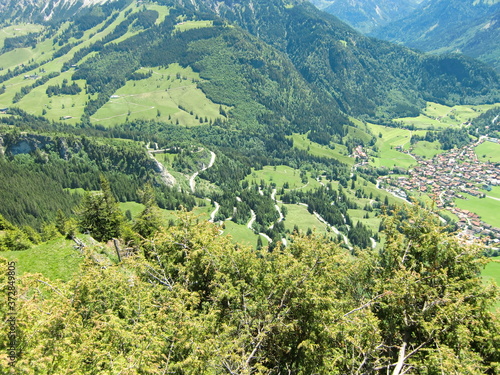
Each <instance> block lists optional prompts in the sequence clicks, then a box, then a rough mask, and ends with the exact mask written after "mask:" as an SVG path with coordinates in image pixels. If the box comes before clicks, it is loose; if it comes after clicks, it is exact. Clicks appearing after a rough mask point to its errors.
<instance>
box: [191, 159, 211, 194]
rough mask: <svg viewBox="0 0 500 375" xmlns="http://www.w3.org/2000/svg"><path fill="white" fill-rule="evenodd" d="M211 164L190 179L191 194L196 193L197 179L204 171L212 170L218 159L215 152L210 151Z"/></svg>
mask: <svg viewBox="0 0 500 375" xmlns="http://www.w3.org/2000/svg"><path fill="white" fill-rule="evenodd" d="M210 155H211V157H210V162H209V163H208V165H206V166H204V167H203V168H201V169H200V170H199V171H198V172H195V173H194V174H193V175H192V176H191V177H190V178H189V187H190V188H191V192H193V193H194V191H195V189H196V181H195V179H196V177H197V176H198V175H199V174H200V173H201V172H203V171H206V170H207V169H208V168H212V166H213V165H214V163H215V159H216V157H217V155H215V152H213V151H210Z"/></svg>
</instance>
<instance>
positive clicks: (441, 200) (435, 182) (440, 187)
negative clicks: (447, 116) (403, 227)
mask: <svg viewBox="0 0 500 375" xmlns="http://www.w3.org/2000/svg"><path fill="white" fill-rule="evenodd" d="M482 142H498V140H497V139H488V138H485V137H482V138H481V139H480V140H479V141H478V142H476V143H474V144H470V145H467V146H464V147H462V148H459V149H453V150H450V151H448V152H445V153H442V154H439V155H436V156H435V157H434V158H432V159H428V160H427V159H422V158H421V157H419V156H416V155H412V156H414V157H415V158H416V160H417V161H418V166H416V167H413V168H412V169H410V170H409V171H408V175H404V176H397V177H396V176H391V175H389V176H383V177H380V178H379V185H380V186H381V187H383V188H384V189H386V190H387V191H390V192H391V193H392V194H394V195H396V196H398V197H400V198H402V199H408V198H409V197H410V196H412V195H414V193H415V192H420V193H423V194H428V195H429V196H431V197H433V199H434V200H435V202H436V206H437V208H439V209H447V210H449V211H450V212H452V213H453V214H455V215H456V216H457V217H458V219H459V221H458V222H457V226H458V228H459V230H460V233H459V234H460V236H461V237H464V238H466V239H474V238H476V239H477V238H480V239H481V240H483V241H484V242H485V243H487V244H490V245H495V246H498V244H499V243H500V228H496V227H493V226H492V225H490V224H488V223H485V222H484V221H483V220H481V217H480V216H479V215H478V214H476V213H474V212H470V211H467V210H464V209H461V208H459V207H458V206H457V205H456V204H455V201H456V200H457V199H468V198H469V197H470V196H473V197H479V198H487V199H495V200H500V199H499V198H495V197H490V196H488V191H491V188H492V187H493V186H496V185H500V164H498V163H496V164H495V163H489V162H487V163H485V162H482V161H480V160H479V159H478V157H477V155H476V153H475V150H474V148H475V147H476V146H478V145H479V144H480V143H482Z"/></svg>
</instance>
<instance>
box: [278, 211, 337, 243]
mask: <svg viewBox="0 0 500 375" xmlns="http://www.w3.org/2000/svg"><path fill="white" fill-rule="evenodd" d="M283 206H284V207H286V209H287V215H286V218H285V221H284V224H285V229H287V230H289V231H290V232H293V229H294V228H295V227H297V228H299V230H300V231H301V232H302V233H306V232H307V230H308V229H309V228H310V229H311V230H312V231H314V232H316V233H317V234H320V235H326V234H329V232H328V230H327V226H326V225H325V224H323V223H322V222H321V221H319V220H318V219H317V218H316V216H314V215H311V214H310V213H309V211H307V207H305V206H302V205H299V204H284V205H283ZM332 235H334V234H333V233H332Z"/></svg>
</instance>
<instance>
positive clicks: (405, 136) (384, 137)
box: [368, 124, 425, 168]
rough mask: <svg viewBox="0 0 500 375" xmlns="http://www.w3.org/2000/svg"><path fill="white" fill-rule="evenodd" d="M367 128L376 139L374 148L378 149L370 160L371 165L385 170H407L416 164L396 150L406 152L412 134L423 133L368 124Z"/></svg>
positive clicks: (409, 157) (410, 157)
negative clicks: (394, 168) (395, 168)
mask: <svg viewBox="0 0 500 375" xmlns="http://www.w3.org/2000/svg"><path fill="white" fill-rule="evenodd" d="M368 127H369V129H370V131H371V132H372V133H373V134H374V135H375V136H376V137H377V142H376V143H375V146H376V147H377V149H378V151H377V153H376V154H375V155H374V156H373V157H371V158H370V164H371V165H373V166H375V167H386V168H392V167H400V168H409V167H411V166H412V165H415V164H417V161H416V160H415V159H414V158H413V157H412V156H411V155H408V154H406V153H403V152H401V151H398V150H397V149H396V148H400V149H402V150H408V149H409V148H410V139H411V136H412V134H413V133H415V134H419V135H424V134H425V132H423V131H418V132H412V131H410V130H408V129H401V128H390V127H387V126H383V125H375V124H369V125H368Z"/></svg>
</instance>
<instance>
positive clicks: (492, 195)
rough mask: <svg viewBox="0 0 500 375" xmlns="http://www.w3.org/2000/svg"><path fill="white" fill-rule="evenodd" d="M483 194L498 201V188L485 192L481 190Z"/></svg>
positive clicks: (499, 191) (499, 190) (493, 187)
mask: <svg viewBox="0 0 500 375" xmlns="http://www.w3.org/2000/svg"><path fill="white" fill-rule="evenodd" d="M483 192H484V193H485V194H486V195H489V196H490V197H494V198H498V199H500V186H492V187H491V191H485V190H483Z"/></svg>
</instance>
